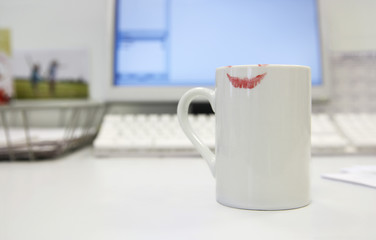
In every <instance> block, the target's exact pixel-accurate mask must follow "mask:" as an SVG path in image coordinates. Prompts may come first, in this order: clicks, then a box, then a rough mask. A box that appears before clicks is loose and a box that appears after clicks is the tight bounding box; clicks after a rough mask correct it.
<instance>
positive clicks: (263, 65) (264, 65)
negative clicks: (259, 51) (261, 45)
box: [258, 64, 269, 67]
mask: <svg viewBox="0 0 376 240" xmlns="http://www.w3.org/2000/svg"><path fill="white" fill-rule="evenodd" d="M268 65H269V64H258V66H259V67H266V66H268Z"/></svg>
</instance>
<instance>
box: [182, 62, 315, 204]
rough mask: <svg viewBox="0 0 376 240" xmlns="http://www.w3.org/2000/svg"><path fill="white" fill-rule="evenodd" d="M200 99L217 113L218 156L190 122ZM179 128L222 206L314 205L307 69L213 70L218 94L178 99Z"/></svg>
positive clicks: (201, 92)
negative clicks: (192, 106) (192, 108)
mask: <svg viewBox="0 0 376 240" xmlns="http://www.w3.org/2000/svg"><path fill="white" fill-rule="evenodd" d="M196 97H204V98H207V99H208V100H209V102H210V104H211V106H212V108H213V111H214V112H215V118H216V145H215V154H213V152H212V151H211V150H210V149H209V148H208V147H207V146H205V145H204V144H203V142H202V140H201V139H200V137H199V136H197V135H196V133H195V132H194V131H193V130H192V128H191V126H190V124H189V121H188V108H189V104H190V103H191V101H192V100H193V99H194V98H196ZM178 118H179V122H180V125H181V127H182V129H183V131H184V132H185V134H186V135H187V136H188V138H189V139H190V140H191V141H192V143H193V144H194V146H195V147H196V148H197V150H198V151H199V152H200V153H201V155H202V157H203V158H204V159H205V160H206V161H207V163H208V165H209V167H210V169H211V172H212V173H213V176H214V177H215V179H216V195H217V201H218V202H219V203H221V204H223V205H226V206H229V207H235V208H242V209H255V210H282V209H293V208H299V207H303V206H306V205H308V204H309V203H310V181H309V180H310V174H309V172H310V168H309V165H310V157H311V72H310V68H309V67H306V66H295V65H267V64H259V65H240V66H228V67H220V68H217V70H216V88H215V90H211V89H207V88H194V89H191V90H189V91H188V92H186V93H185V94H184V95H183V97H182V98H181V99H180V101H179V105H178Z"/></svg>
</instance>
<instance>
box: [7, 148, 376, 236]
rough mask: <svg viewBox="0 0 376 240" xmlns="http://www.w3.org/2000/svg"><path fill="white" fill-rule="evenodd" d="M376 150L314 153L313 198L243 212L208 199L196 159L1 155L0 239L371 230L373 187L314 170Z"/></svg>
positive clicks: (360, 160)
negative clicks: (291, 206) (299, 204)
mask: <svg viewBox="0 0 376 240" xmlns="http://www.w3.org/2000/svg"><path fill="white" fill-rule="evenodd" d="M358 164H367V165H372V164H376V157H372V156H369V157H316V158H314V159H313V161H312V194H313V202H312V204H311V205H309V206H308V207H304V208H301V209H296V210H288V211H247V210H238V209H232V208H228V207H224V206H222V205H220V204H218V203H217V202H216V201H215V182H214V179H212V177H211V175H210V172H209V168H208V167H207V166H206V163H205V162H204V161H203V160H202V159H198V158H196V159H187V158H180V159H95V158H93V157H92V155H91V149H90V148H88V149H84V150H81V151H79V152H76V153H74V154H71V155H69V156H66V157H64V158H62V159H58V160H53V161H43V162H33V163H28V162H23V163H19V162H16V163H4V162H0V239H1V240H14V239H20V240H21V239H22V240H25V239H27V240H34V239H35V240H44V239H46V240H47V239H48V240H52V239H53V240H58V239H64V240H66V239H70V240H73V239H79V240H86V239H87V240H95V239H111V240H114V239H163V240H165V239H174V240H181V239H205V240H209V239H289V240H290V239H299V240H301V239H341V240H342V239H357V240H359V239H362V240H363V239H370V240H371V239H372V240H374V239H376V189H372V188H367V187H362V186H357V185H352V184H347V183H342V182H335V181H329V180H325V179H321V178H320V174H322V173H327V172H336V171H338V170H339V169H341V168H343V167H350V166H353V165H358Z"/></svg>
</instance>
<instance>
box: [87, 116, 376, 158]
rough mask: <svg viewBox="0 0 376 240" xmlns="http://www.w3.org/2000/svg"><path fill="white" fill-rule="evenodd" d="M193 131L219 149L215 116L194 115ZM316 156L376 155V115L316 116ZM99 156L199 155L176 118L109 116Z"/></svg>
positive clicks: (96, 143) (96, 149)
mask: <svg viewBox="0 0 376 240" xmlns="http://www.w3.org/2000/svg"><path fill="white" fill-rule="evenodd" d="M189 118H190V122H191V125H192V127H193V129H195V130H196V132H197V134H198V135H199V136H200V137H201V139H202V140H203V141H204V142H205V143H206V144H207V145H208V146H209V147H210V148H212V149H214V147H215V117H214V115H190V116H189ZM311 140H312V141H311V142H312V153H313V154H350V153H351V154H354V153H355V154H369V153H370V154H372V153H376V114H336V115H333V116H332V117H330V116H329V115H327V114H313V115H312V139H311ZM94 152H95V154H96V155H97V156H102V157H106V156H128V155H137V156H140V155H141V156H144V155H151V156H163V155H198V153H197V151H196V150H195V149H194V148H193V145H192V143H191V142H190V141H189V140H188V139H187V137H186V136H185V135H184V133H183V131H182V130H181V128H180V126H179V122H178V119H177V116H176V115H173V114H158V115H157V114H148V115H146V114H127V115H110V114H109V115H106V116H105V117H104V120H103V123H102V126H101V129H100V131H99V133H98V136H97V138H96V139H95V141H94Z"/></svg>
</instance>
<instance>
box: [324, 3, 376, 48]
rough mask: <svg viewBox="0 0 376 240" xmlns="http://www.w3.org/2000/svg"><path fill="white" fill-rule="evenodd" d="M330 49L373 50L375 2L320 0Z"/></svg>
mask: <svg viewBox="0 0 376 240" xmlns="http://www.w3.org/2000/svg"><path fill="white" fill-rule="evenodd" d="M320 4H321V9H320V10H321V14H322V16H321V17H322V19H323V20H324V21H325V22H324V24H325V25H326V26H325V28H326V31H325V34H327V40H328V46H329V50H334V51H363V50H376V26H375V24H376V1H375V0H320Z"/></svg>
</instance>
